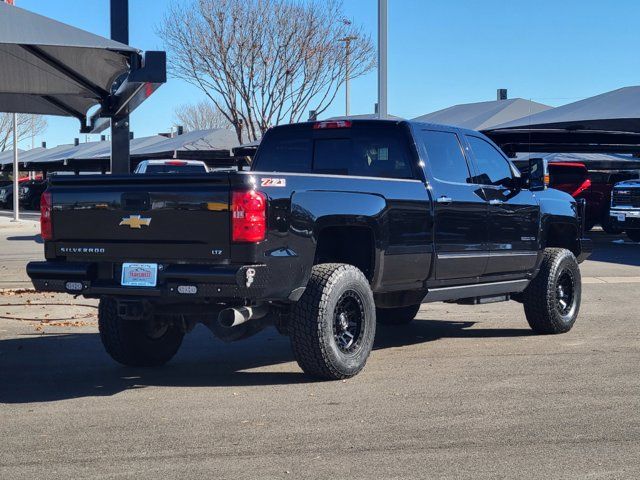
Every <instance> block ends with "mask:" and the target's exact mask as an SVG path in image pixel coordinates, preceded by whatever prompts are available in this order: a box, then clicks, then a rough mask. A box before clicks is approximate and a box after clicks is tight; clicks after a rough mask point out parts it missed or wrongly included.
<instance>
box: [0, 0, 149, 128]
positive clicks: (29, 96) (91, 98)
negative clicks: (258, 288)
mask: <svg viewBox="0 0 640 480" xmlns="http://www.w3.org/2000/svg"><path fill="white" fill-rule="evenodd" d="M138 57H139V51H138V50H136V49H134V48H132V47H130V46H128V45H124V44H122V43H118V42H115V41H113V40H109V39H107V38H103V37H100V36H98V35H94V34H92V33H89V32H86V31H84V30H80V29H78V28H75V27H72V26H69V25H66V24H64V23H60V22H57V21H55V20H52V19H50V18H47V17H43V16H40V15H37V14H35V13H32V12H29V11H27V10H23V9H21V8H18V7H15V6H11V5H8V4H5V3H3V2H0V65H2V68H0V111H3V112H16V113H36V114H43V115H61V116H71V117H76V118H78V119H79V120H81V122H82V121H83V120H84V118H86V115H87V112H88V110H89V109H91V108H92V107H94V106H96V105H99V104H102V103H103V102H104V101H105V100H106V99H108V98H109V96H110V95H111V88H112V86H113V84H114V82H115V81H116V79H118V78H119V77H120V76H121V75H123V74H126V73H127V72H129V69H130V65H131V64H132V62H133V63H135V62H137V61H138Z"/></svg>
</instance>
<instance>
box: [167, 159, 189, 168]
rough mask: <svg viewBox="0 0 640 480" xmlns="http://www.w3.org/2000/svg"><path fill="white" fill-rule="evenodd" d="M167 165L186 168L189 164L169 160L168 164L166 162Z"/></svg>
mask: <svg viewBox="0 0 640 480" xmlns="http://www.w3.org/2000/svg"><path fill="white" fill-rule="evenodd" d="M164 164H165V165H173V166H180V167H182V166H184V165H186V164H187V162H183V161H181V160H167V161H166V162H164Z"/></svg>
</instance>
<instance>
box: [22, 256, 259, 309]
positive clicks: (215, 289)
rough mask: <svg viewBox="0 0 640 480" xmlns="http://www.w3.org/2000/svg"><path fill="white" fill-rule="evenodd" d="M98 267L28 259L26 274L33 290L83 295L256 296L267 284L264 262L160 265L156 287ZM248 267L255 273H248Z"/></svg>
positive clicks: (232, 297)
mask: <svg viewBox="0 0 640 480" xmlns="http://www.w3.org/2000/svg"><path fill="white" fill-rule="evenodd" d="M98 270H99V269H98V265H97V264H95V263H82V262H30V263H29V264H28V265H27V275H29V278H31V281H32V282H33V285H34V287H35V288H36V290H38V291H47V292H65V293H70V294H73V295H84V296H86V297H99V296H103V295H109V296H138V297H163V298H168V299H172V300H180V299H184V300H187V299H189V298H192V299H198V298H199V299H201V300H204V299H207V298H215V299H259V298H262V296H263V294H264V292H265V290H266V287H267V285H268V278H267V269H266V267H265V265H235V266H234V265H220V266H218V265H215V266H208V265H166V266H164V265H163V266H159V269H158V282H157V286H156V287H123V286H121V285H120V282H119V278H120V277H119V271H118V268H117V267H116V266H115V265H114V267H113V269H112V273H111V274H110V275H105V274H104V271H102V272H100V273H99V272H98ZM250 270H253V272H255V274H254V275H251V272H250V273H249V274H247V272H248V271H250ZM249 278H251V280H249Z"/></svg>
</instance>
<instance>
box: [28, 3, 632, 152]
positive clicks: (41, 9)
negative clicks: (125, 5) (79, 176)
mask: <svg viewBox="0 0 640 480" xmlns="http://www.w3.org/2000/svg"><path fill="white" fill-rule="evenodd" d="M170 1H172V0H130V2H129V3H130V43H131V45H133V46H135V47H137V48H140V49H142V50H161V49H162V40H161V39H160V38H158V37H157V36H156V34H155V27H156V26H157V25H158V24H159V23H160V21H161V19H162V16H163V14H164V12H165V10H166V8H167V5H168V4H169V3H170ZM16 4H17V6H19V7H22V8H26V9H27V10H31V11H33V12H36V13H39V14H42V15H46V16H49V17H52V18H55V19H56V20H59V21H62V22H65V23H68V24H70V25H74V26H76V27H79V28H83V29H85V30H88V31H91V32H93V33H96V34H100V35H104V36H108V35H109V0H89V1H87V0H16ZM344 10H345V14H346V16H347V17H349V18H351V19H353V20H354V21H355V22H358V23H360V24H362V25H364V27H365V29H367V30H368V31H370V32H371V34H372V36H373V37H374V40H375V35H376V32H377V24H376V22H377V1H376V0H344ZM639 15H640V2H638V1H637V0H616V1H615V2H602V1H601V0H562V1H558V0H537V1H535V2H532V1H530V0H483V1H477V0H447V1H444V0H389V112H390V113H392V114H395V115H399V116H403V117H407V118H412V117H415V116H418V115H422V114H425V113H429V112H432V111H434V110H438V109H441V108H445V107H448V106H451V105H454V104H458V103H466V102H476V101H483V100H494V99H495V94H496V89H497V88H507V89H508V90H509V97H523V98H527V99H532V100H535V101H538V102H542V103H547V104H549V105H554V106H555V105H562V104H564V103H569V102H571V101H574V100H578V99H581V98H585V97H588V96H591V95H595V94H598V93H602V92H605V91H608V90H613V89H615V88H619V87H622V86H628V85H636V84H638V83H640V67H639V65H638V62H639V60H638V58H637V57H638V55H637V53H636V51H637V48H636V46H637V45H639V44H640V33H639V31H638V28H637V19H638V18H639ZM351 96H352V100H351V102H352V103H351V110H352V113H368V112H371V111H373V105H374V103H375V102H376V96H377V78H376V73H375V72H372V73H370V74H369V75H367V76H365V77H361V78H358V79H356V80H354V81H353V82H352V95H351ZM201 98H203V96H202V94H201V93H200V92H199V91H198V90H197V89H196V88H195V87H192V86H190V85H188V84H186V83H184V82H182V81H180V80H177V79H170V80H169V82H168V83H167V84H166V85H164V86H162V87H161V88H160V89H159V90H158V91H157V92H156V93H155V94H154V95H153V96H152V97H151V98H150V99H149V100H148V101H147V102H146V103H145V104H143V105H142V106H141V107H140V108H139V109H138V110H137V111H136V112H135V113H134V115H133V116H132V120H131V123H132V130H133V131H134V132H135V134H136V136H137V137H141V136H146V135H152V134H155V133H157V132H160V131H167V130H168V128H169V127H170V126H171V124H172V120H173V109H174V107H175V106H176V105H179V104H182V103H189V102H193V101H197V100H199V99H201ZM343 112H344V94H342V95H339V96H338V97H337V98H336V101H335V102H334V104H333V105H332V106H331V107H330V109H329V111H328V112H327V116H331V115H340V114H343ZM74 137H81V138H82V141H84V136H83V135H79V133H78V122H77V121H76V120H71V119H63V118H55V117H49V128H48V130H47V132H46V133H45V134H44V135H42V136H41V138H37V139H36V145H39V143H40V141H42V140H46V141H47V142H48V144H49V145H50V146H53V145H57V144H60V143H69V142H71V141H73V138H74ZM93 139H97V138H96V137H93ZM28 143H29V144H30V141H29V142H28ZM28 146H29V145H26V144H25V145H24V147H28Z"/></svg>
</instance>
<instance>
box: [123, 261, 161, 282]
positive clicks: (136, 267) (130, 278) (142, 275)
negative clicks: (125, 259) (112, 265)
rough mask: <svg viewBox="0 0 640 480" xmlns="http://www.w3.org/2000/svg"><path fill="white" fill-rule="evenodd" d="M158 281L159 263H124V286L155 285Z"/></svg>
mask: <svg viewBox="0 0 640 480" xmlns="http://www.w3.org/2000/svg"><path fill="white" fill-rule="evenodd" d="M157 281H158V264H157V263H123V264H122V280H121V282H120V283H121V284H122V286H123V287H155V286H156V283H157Z"/></svg>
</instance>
